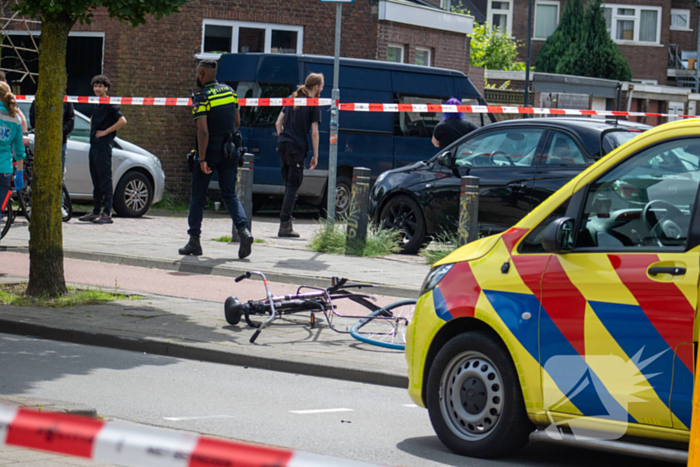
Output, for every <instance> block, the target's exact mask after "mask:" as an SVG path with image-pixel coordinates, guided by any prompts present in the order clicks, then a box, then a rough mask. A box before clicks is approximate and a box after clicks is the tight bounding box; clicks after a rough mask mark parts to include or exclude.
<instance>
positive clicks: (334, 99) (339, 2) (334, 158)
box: [321, 0, 354, 230]
mask: <svg viewBox="0 0 700 467" xmlns="http://www.w3.org/2000/svg"><path fill="white" fill-rule="evenodd" d="M321 1H322V2H331V3H335V4H336V8H335V59H334V60H333V91H332V92H331V122H330V126H331V128H330V130H331V138H330V146H329V148H328V205H327V206H326V221H327V225H328V229H329V230H330V229H332V228H333V226H334V225H335V189H336V172H337V171H338V117H339V112H338V101H339V100H340V89H338V82H339V77H340V23H341V22H342V19H343V3H352V2H353V1H354V0H321Z"/></svg>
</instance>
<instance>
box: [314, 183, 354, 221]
mask: <svg viewBox="0 0 700 467" xmlns="http://www.w3.org/2000/svg"><path fill="white" fill-rule="evenodd" d="M351 200H352V180H351V179H350V177H348V176H346V175H338V176H337V177H336V179H335V217H336V219H344V218H345V217H347V215H348V212H349V211H350V201H351ZM318 210H319V212H320V213H321V216H322V217H326V212H327V211H328V188H326V192H325V193H324V194H323V199H322V200H321V204H320V205H319V207H318Z"/></svg>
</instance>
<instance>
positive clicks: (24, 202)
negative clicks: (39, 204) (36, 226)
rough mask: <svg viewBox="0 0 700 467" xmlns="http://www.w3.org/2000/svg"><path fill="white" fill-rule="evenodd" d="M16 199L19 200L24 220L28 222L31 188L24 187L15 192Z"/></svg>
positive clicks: (29, 186) (30, 208)
mask: <svg viewBox="0 0 700 467" xmlns="http://www.w3.org/2000/svg"><path fill="white" fill-rule="evenodd" d="M17 198H18V199H19V207H20V209H21V210H22V214H24V217H25V219H27V222H29V221H30V220H31V218H32V187H31V185H28V186H25V187H24V188H22V189H21V190H19V191H18V192H17Z"/></svg>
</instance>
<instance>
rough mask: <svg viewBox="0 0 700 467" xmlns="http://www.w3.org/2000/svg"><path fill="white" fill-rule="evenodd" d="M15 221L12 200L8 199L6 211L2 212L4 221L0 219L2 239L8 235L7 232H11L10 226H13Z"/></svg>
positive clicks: (0, 235) (0, 237)
mask: <svg viewBox="0 0 700 467" xmlns="http://www.w3.org/2000/svg"><path fill="white" fill-rule="evenodd" d="M13 219H14V212H13V211H12V200H11V199H8V200H7V205H6V206H5V209H3V210H2V219H0V239H2V238H4V237H5V235H7V232H9V231H10V226H11V225H12V221H13Z"/></svg>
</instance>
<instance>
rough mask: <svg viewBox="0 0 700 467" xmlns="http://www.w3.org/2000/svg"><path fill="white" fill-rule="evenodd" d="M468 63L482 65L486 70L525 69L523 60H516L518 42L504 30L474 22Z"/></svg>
mask: <svg viewBox="0 0 700 467" xmlns="http://www.w3.org/2000/svg"><path fill="white" fill-rule="evenodd" d="M469 37H471V41H470V44H469V64H470V65H473V66H480V67H484V68H486V69H488V70H509V71H512V70H515V71H520V70H524V69H525V64H524V63H523V62H517V61H516V60H515V59H516V57H517V56H518V42H517V41H516V40H515V39H511V38H510V37H509V36H508V34H507V33H506V32H502V31H501V30H500V29H498V28H493V29H491V27H490V26H489V24H488V22H486V23H484V24H475V25H474V32H473V33H472V34H470V36H469Z"/></svg>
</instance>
